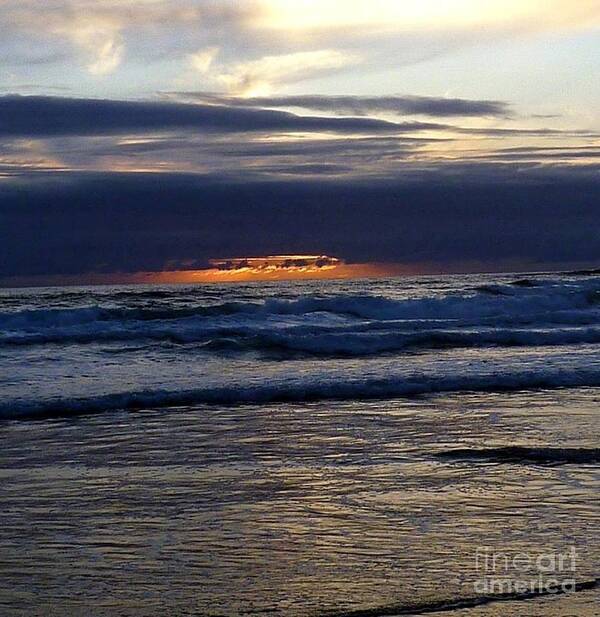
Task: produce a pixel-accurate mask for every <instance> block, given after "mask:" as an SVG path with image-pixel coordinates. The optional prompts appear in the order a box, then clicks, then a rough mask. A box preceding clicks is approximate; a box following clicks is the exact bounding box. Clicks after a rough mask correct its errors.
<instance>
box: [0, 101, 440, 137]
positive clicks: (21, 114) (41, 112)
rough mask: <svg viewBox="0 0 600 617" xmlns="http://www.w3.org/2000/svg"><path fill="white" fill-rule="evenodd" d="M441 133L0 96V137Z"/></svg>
mask: <svg viewBox="0 0 600 617" xmlns="http://www.w3.org/2000/svg"><path fill="white" fill-rule="evenodd" d="M437 128H443V125H439V124H433V123H426V122H403V123H394V122H387V121H384V120H378V119H374V118H326V117H315V116H297V115H295V114H292V113H288V112H283V111H273V110H262V109H245V108H240V109H238V108H231V107H225V106H219V105H199V104H198V105H190V104H185V103H165V102H135V101H113V100H104V99H75V98H59V97H48V96H4V97H0V135H2V136H9V137H16V136H28V137H48V136H58V135H108V134H127V133H135V132H151V131H158V132H160V131H169V130H174V129H198V130H203V131H219V132H225V133H227V132H252V131H280V132H281V131H283V132H285V131H297V132H301V131H317V132H318V131H331V132H339V133H365V132H366V133H382V132H383V133H403V132H411V131H420V130H430V129H437Z"/></svg>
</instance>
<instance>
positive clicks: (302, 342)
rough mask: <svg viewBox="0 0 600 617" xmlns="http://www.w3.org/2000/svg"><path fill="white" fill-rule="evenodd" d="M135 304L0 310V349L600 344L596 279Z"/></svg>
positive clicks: (348, 350) (356, 351)
mask: <svg viewBox="0 0 600 617" xmlns="http://www.w3.org/2000/svg"><path fill="white" fill-rule="evenodd" d="M155 293H159V292H155ZM117 296H118V294H115V295H114V296H112V298H113V300H114V298H116V297H117ZM136 298H137V300H138V301H140V302H143V303H144V304H143V305H142V306H134V307H132V306H103V305H93V306H82V307H77V308H47V309H24V310H19V311H12V312H11V311H5V312H0V346H2V345H41V344H49V343H53V344H62V343H77V344H87V343H94V342H97V341H144V340H147V341H168V342H175V343H179V344H188V343H199V344H201V346H204V348H205V349H206V350H218V349H228V350H238V351H248V350H256V351H261V350H273V349H278V350H280V351H290V352H299V353H307V354H315V355H327V354H333V355H336V354H339V355H368V354H377V353H384V352H394V351H401V350H404V349H415V348H421V347H423V348H431V347H433V348H435V347H480V346H495V345H502V346H520V345H576V344H586V343H598V342H600V279H598V278H593V279H586V280H583V281H578V282H572V281H571V282H560V283H557V282H552V281H550V282H548V281H545V282H541V281H530V280H529V279H522V280H516V281H513V282H512V283H509V284H495V285H485V286H479V287H477V288H474V289H472V290H469V291H463V292H462V293H460V294H459V293H454V294H448V295H446V296H443V297H425V298H407V299H392V298H389V297H382V296H373V295H353V294H345V295H337V296H330V297H320V296H316V295H309V296H303V297H300V298H297V299H292V300H285V299H278V298H268V299H266V300H263V301H258V300H256V301H254V300H252V301H235V302H221V303H218V302H215V303H212V304H203V305H194V304H191V305H190V304H188V305H185V306H181V305H170V304H169V303H166V302H163V300H164V298H163V297H162V296H161V295H160V294H159V295H158V296H157V297H150V298H149V297H146V296H141V299H140V296H136Z"/></svg>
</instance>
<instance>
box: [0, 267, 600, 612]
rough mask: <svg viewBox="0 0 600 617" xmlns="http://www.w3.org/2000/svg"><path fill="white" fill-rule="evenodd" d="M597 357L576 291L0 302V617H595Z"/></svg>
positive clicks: (335, 285)
mask: <svg viewBox="0 0 600 617" xmlns="http://www.w3.org/2000/svg"><path fill="white" fill-rule="evenodd" d="M599 344H600V276H599V275H598V274H597V273H596V274H595V273H593V272H588V273H586V272H580V273H570V274H555V273H554V274H518V275H515V274H503V275H497V274H494V275H460V276H459V275H453V276H422V277H405V278H390V279H381V280H354V281H305V282H304V281H303V282H297V281H296V282H266V283H261V282H255V283H245V284H227V285H214V284H212V285H185V286H184V285H171V286H168V285H162V286H157V285H154V286H153V285H136V286H111V287H85V288H84V287H64V288H58V287H52V288H37V289H33V288H27V289H4V290H0V393H1V398H0V435H1V439H2V449H1V452H0V478H1V483H0V487H1V488H0V491H1V495H2V498H1V503H2V507H1V509H0V614H1V615H9V616H11V617H12V616H13V615H14V616H16V617H18V616H25V615H27V616H28V617H29V616H33V615H35V616H37V615H39V616H43V617H46V616H52V615H60V616H80V615H81V616H84V615H85V616H87V615H92V614H93V615H98V616H102V615H106V616H117V615H118V616H124V615H126V616H132V617H141V616H153V615H215V616H216V615H250V614H252V615H273V616H277V615H290V616H315V617H316V616H325V615H329V616H333V615H336V616H342V615H353V616H354V617H359V616H360V615H365V616H366V615H369V616H371V617H373V616H378V615H401V614H403V615H406V614H411V615H419V614H429V613H432V612H435V613H436V614H440V615H453V616H454V615H456V616H458V615H469V616H473V615H494V616H500V615H510V614H519V615H557V616H558V615H566V614H576V615H599V614H600V611H599V609H598V606H599V604H598V577H599V576H600V575H599V574H598V561H599V557H600V539H599V537H598V533H597V530H598V526H599V522H600V508H599V500H598V495H599V489H600V474H599V469H600V422H599V419H598V413H599V403H600V345H599ZM490 563H491V564H492V566H490ZM559 563H560V564H561V567H560V569H559V566H558V564H559ZM525 564H528V567H525ZM549 577H550V578H554V579H556V581H557V590H558V591H557V593H554V591H553V590H552V589H550V588H549V587H548V581H549V580H550V579H549ZM498 581H500V582H498ZM534 581H538V582H539V585H538V586H537V587H535V588H534V584H533V582H534ZM536 584H537V583H536ZM552 584H554V583H552ZM494 585H497V587H496V588H494Z"/></svg>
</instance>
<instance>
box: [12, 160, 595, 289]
mask: <svg viewBox="0 0 600 617" xmlns="http://www.w3.org/2000/svg"><path fill="white" fill-rule="evenodd" d="M599 203H600V181H598V180H596V179H594V178H593V177H592V176H587V175H581V176H571V175H570V174H568V173H567V174H562V175H560V174H555V175H549V176H547V177H542V176H539V177H538V176H534V175H527V174H522V175H521V177H520V178H519V179H518V180H517V179H515V180H511V179H508V180H506V179H502V180H499V179H498V178H497V177H496V175H495V174H494V173H493V172H492V171H485V170H480V171H479V174H478V175H477V180H476V181H471V180H469V173H468V170H467V168H465V170H463V175H462V176H461V177H459V178H455V179H443V178H442V177H441V176H439V175H436V174H431V175H429V176H423V177H421V178H420V179H418V180H415V181H411V182H407V181H404V182H401V181H396V182H390V181H373V182H371V183H365V182H362V183H358V182H355V183H342V182H339V181H338V182H333V181H315V180H305V181H290V182H282V181H278V182H249V181H246V182H241V181H239V180H235V181H231V180H228V179H226V178H214V177H202V176H193V175H184V174H116V173H106V174H76V173H71V174H66V175H65V174H49V175H45V176H44V175H42V176H39V175H38V176H36V179H34V178H33V177H32V178H29V179H26V178H24V177H22V178H21V179H20V180H18V181H16V182H15V181H12V182H3V183H0V220H1V224H0V228H1V230H2V232H1V233H2V242H1V243H0V279H1V278H5V277H12V276H31V275H48V274H62V275H71V274H79V273H85V272H90V271H97V272H98V271H103V272H116V271H122V272H133V271H140V270H160V269H162V268H163V267H164V265H165V264H166V263H171V264H172V263H177V262H182V263H183V262H189V263H191V264H192V266H193V267H204V266H207V265H208V262H209V259H211V258H214V257H219V256H223V255H227V256H243V255H261V254H262V255H269V254H271V255H272V254H290V253H294V254H295V253H301V254H307V253H309V254H317V255H320V254H327V255H336V256H339V257H342V258H345V259H346V260H348V261H350V262H365V261H385V262H400V263H405V264H415V265H418V264H422V263H434V264H438V265H439V269H440V270H442V271H444V270H452V269H453V267H456V264H461V263H464V262H468V261H472V262H477V263H481V264H482V267H483V268H484V269H485V268H486V267H487V268H490V269H494V268H495V267H496V266H498V264H502V263H506V262H511V263H515V264H517V265H518V264H519V263H522V264H536V263H539V264H556V266H557V268H559V267H560V266H561V264H567V263H573V262H589V263H597V262H598V260H599V258H600V235H599V234H598V223H599V222H600V213H599Z"/></svg>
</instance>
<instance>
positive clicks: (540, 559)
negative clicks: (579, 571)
mask: <svg viewBox="0 0 600 617" xmlns="http://www.w3.org/2000/svg"><path fill="white" fill-rule="evenodd" d="M576 568H577V549H576V548H575V547H574V546H571V547H570V548H569V549H567V550H566V551H565V552H553V551H545V552H539V553H531V552H523V551H519V552H514V551H509V550H496V549H494V548H492V547H490V546H479V547H477V549H476V552H475V569H476V570H477V574H478V578H477V580H476V581H475V582H474V583H473V587H474V589H475V592H476V593H477V594H485V595H495V594H498V595H507V594H515V595H518V594H554V593H569V592H571V591H576V589H577V584H576V580H575V572H576Z"/></svg>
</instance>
